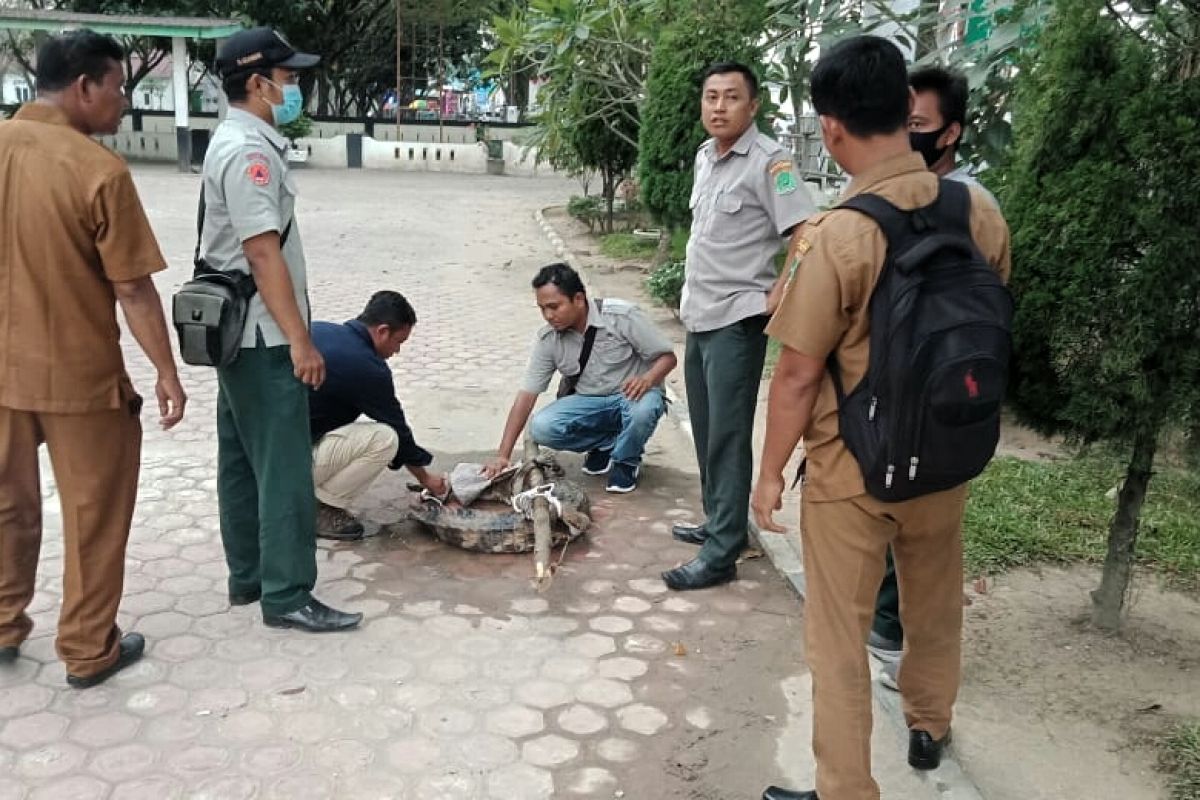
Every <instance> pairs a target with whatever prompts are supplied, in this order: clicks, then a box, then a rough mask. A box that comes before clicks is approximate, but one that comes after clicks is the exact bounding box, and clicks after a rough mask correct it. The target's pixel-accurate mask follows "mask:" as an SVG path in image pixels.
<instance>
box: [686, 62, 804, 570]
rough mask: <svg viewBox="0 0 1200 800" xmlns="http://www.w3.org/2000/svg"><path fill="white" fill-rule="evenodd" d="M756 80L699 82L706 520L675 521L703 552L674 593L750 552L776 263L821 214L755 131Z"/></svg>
mask: <svg viewBox="0 0 1200 800" xmlns="http://www.w3.org/2000/svg"><path fill="white" fill-rule="evenodd" d="M758 107H759V101H758V79H757V78H756V77H755V76H754V73H753V72H752V71H751V70H750V69H749V68H748V67H746V66H744V65H742V64H714V65H713V66H711V67H709V68H708V70H707V71H706V72H705V74H704V82H703V94H702V99H701V116H702V119H703V122H704V129H705V130H706V131H708V133H709V136H711V137H712V138H710V139H708V140H707V141H706V142H705V143H704V144H703V145H702V146H701V147H700V150H699V152H697V153H696V166H695V170H696V174H695V183H694V185H693V187H692V198H691V208H692V231H691V236H690V237H689V238H688V246H687V268H686V273H685V275H686V277H685V281H684V287H683V300H682V303H681V305H680V316H681V318H682V319H683V324H684V327H686V328H687V350H686V353H685V355H684V378H685V380H686V383H687V397H688V410H689V412H690V413H691V417H692V429H693V435H694V437H695V440H696V458H697V460H698V461H699V462H700V491H701V494H702V496H703V499H704V514H705V522H703V523H702V524H700V525H676V526H675V528H674V530H673V531H672V533H673V535H674V536H675V538H676V539H679V540H680V541H683V542H687V543H689V544H698V545H702V547H701V548H700V553H699V554H698V555H697V557H696V558H694V559H692V560H691V561H689V562H688V563H687V564H684V565H683V566H681V567H676V568H675V569H672V570H669V571H667V572H664V573H663V580H664V581H665V582H666V584H667V586H669V587H671V588H672V589H675V590H686V589H703V588H705V587H707V586H715V585H717V584H721V583H725V582H727V581H731V580H733V579H734V577H735V576H736V575H737V567H736V564H737V559H738V556H739V555H740V554H741V551H742V548H744V547H745V545H746V540H747V534H748V525H747V520H748V515H749V510H750V481H751V477H752V474H753V467H754V463H753V458H754V453H753V448H752V439H753V436H754V412H755V409H756V408H757V406H758V387H759V383H760V382H761V380H762V371H763V362H764V360H765V359H766V354H767V337H766V335H765V334H764V333H763V330H764V329H765V328H766V326H767V319H768V318H769V315H770V314H771V312H773V311H774V310H775V306H776V305H777V304H778V302H779V300H778V298H779V293H780V290H781V289H782V283H781V282H780V279H779V278H777V277H776V274H775V257H776V256H777V255H778V254H779V250H780V247H781V245H782V237H784V236H788V235H789V234H791V235H792V246H791V247H790V248H789V254H788V258H789V261H790V260H791V258H792V257H794V254H795V246H796V242H797V241H799V238H798V236H797V235H795V234H794V231H795V230H796V229H797V228H799V226H800V223H801V222H803V221H804V220H805V219H806V218H807V217H808V216H809V215H810V214H812V213H813V212H814V211H815V210H816V209H815V207H814V206H813V203H812V200H811V199H810V198H809V195H808V191H807V190H806V189H805V187H804V184H803V183H801V182H800V180H799V178H798V177H797V176H796V172H795V169H794V168H793V166H792V160H791V154H790V153H788V152H787V151H786V150H784V149H783V148H782V147H781V146H780V145H779V143H778V142H776V141H775V140H774V139H771V138H769V137H767V136H765V135H763V134H762V133H760V132H759V130H758V128H757V126H756V125H755V122H754V118H755V116H756V115H757V114H758Z"/></svg>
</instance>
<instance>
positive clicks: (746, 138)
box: [708, 122, 758, 163]
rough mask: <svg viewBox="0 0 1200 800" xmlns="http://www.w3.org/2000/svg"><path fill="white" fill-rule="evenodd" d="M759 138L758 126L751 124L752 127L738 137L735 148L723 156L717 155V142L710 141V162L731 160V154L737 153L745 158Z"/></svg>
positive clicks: (734, 144) (714, 140)
mask: <svg viewBox="0 0 1200 800" xmlns="http://www.w3.org/2000/svg"><path fill="white" fill-rule="evenodd" d="M756 138H758V125H757V124H756V123H754V122H751V123H750V127H749V128H746V131H745V132H744V133H743V134H742V135H741V136H739V137H738V140H737V141H736V142H734V143H733V147H731V148H729V150H728V152H726V153H725V155H723V156H718V155H717V140H716V139H709V140H708V160H709V161H712V162H714V163H715V162H717V161H723V160H724V159H726V158H729V156H730V153H737V154H738V155H739V156H744V155H746V154H747V153H749V152H750V145H752V144H754V140H755V139H756Z"/></svg>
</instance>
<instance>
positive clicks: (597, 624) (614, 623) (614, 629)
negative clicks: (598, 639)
mask: <svg viewBox="0 0 1200 800" xmlns="http://www.w3.org/2000/svg"><path fill="white" fill-rule="evenodd" d="M588 627H590V628H591V629H592V630H594V631H599V632H600V633H628V632H629V631H631V630H633V622H632V621H631V620H629V619H627V618H625V617H595V618H594V619H592V620H591V621H589V622H588Z"/></svg>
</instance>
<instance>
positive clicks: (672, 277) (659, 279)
mask: <svg viewBox="0 0 1200 800" xmlns="http://www.w3.org/2000/svg"><path fill="white" fill-rule="evenodd" d="M684 263H685V262H683V261H668V262H667V263H666V264H663V265H662V266H661V267H658V268H657V269H655V270H654V271H653V272H651V273H650V274H649V275H648V276H647V277H646V291H647V292H649V293H650V296H651V297H653V298H654V299H655V300H657V301H658V302H659V303H662V304H663V305H664V306H668V307H669V308H679V300H680V298H681V297H682V295H683V268H684Z"/></svg>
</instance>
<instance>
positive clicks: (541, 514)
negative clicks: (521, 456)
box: [525, 433, 552, 591]
mask: <svg viewBox="0 0 1200 800" xmlns="http://www.w3.org/2000/svg"><path fill="white" fill-rule="evenodd" d="M539 454H540V449H539V448H538V445H537V442H535V441H534V440H533V437H532V436H530V435H529V434H528V433H526V434H525V462H526V463H527V464H532V463H534V461H536V460H537V457H538V455H539ZM544 481H545V476H544V475H543V474H542V469H541V467H534V468H533V469H531V470H530V471H529V484H530V485H529V487H528V488H530V489H533V488H536V487H538V486H541V485H542V483H543V482H544ZM533 567H534V579H535V580H536V581H537V584H538V590H539V591H542V590H544V589H545V588H546V587H547V586H549V585H550V579H551V577H552V576H551V574H550V503H549V501H548V500H546V498H544V497H535V498H534V499H533Z"/></svg>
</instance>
